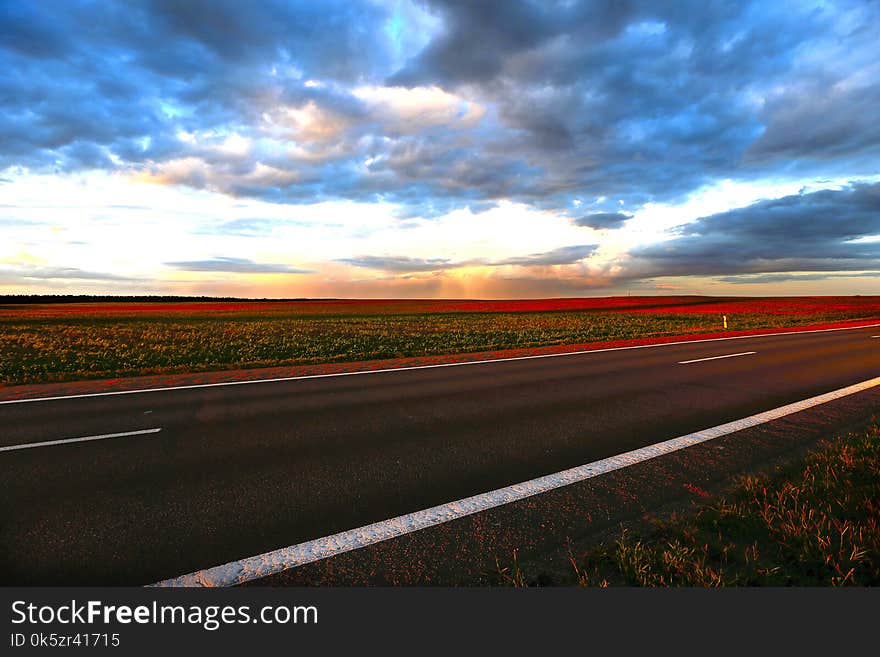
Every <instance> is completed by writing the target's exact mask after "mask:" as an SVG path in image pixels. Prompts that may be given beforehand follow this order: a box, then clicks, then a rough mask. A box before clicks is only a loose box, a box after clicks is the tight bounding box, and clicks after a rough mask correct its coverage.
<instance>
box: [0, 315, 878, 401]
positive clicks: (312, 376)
mask: <svg viewBox="0 0 880 657" xmlns="http://www.w3.org/2000/svg"><path fill="white" fill-rule="evenodd" d="M875 326H880V324H864V325H862V326H844V327H841V328H830V329H811V330H809V331H786V332H785V333H756V334H754V335H734V336H731V337H729V338H703V339H702V340H682V341H679V342H663V343H660V344H637V345H633V346H631V347H606V348H604V349H584V350H582V351H566V352H563V353H559V354H537V355H535V356H513V357H511V358H490V359H487V360H469V361H464V362H459V363H438V364H436V365H414V366H413V367H386V368H384V369H380V370H358V371H354V372H334V373H333V374H307V375H304V376H285V377H279V378H276V379H254V380H252V381H223V382H221V383H195V384H191V385H186V386H168V387H166V388H142V389H140V390H110V391H107V392H89V393H84V394H81V395H61V396H58V397H33V398H30V399H7V400H5V401H0V405H3V404H28V403H32V402H47V401H59V400H62V399H84V398H86V397H111V396H114V395H138V394H142V393H147V392H167V391H170V390H195V389H198V388H219V387H224V386H247V385H254V384H257V383H281V382H283V381H303V380H305V379H327V378H332V377H338V376H358V375H361V374H385V373H388V372H409V371H412V370H430V369H435V368H438V367H460V366H464V365H486V364H488V363H504V362H507V361H514V360H534V359H537V358H559V357H562V356H585V355H587V354H599V353H604V352H607V351H627V350H629V349H653V348H655V347H675V346H677V345H682V344H698V343H700V342H720V341H722V340H745V339H747V338H772V337H776V336H777V335H801V334H806V333H828V332H831V331H852V330H854V329H864V328H873V327H875ZM443 355H446V356H466V355H468V354H443Z"/></svg>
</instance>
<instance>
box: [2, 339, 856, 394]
mask: <svg viewBox="0 0 880 657" xmlns="http://www.w3.org/2000/svg"><path fill="white" fill-rule="evenodd" d="M865 325H870V324H866V322H865V321H856V322H854V321H848V322H833V323H825V324H816V325H810V326H802V327H798V328H794V329H793V328H775V329H773V328H771V329H753V330H745V331H724V332H716V333H700V334H691V335H672V336H664V337H654V338H639V339H634V340H613V341H606V342H589V343H585V344H562V345H553V346H547V347H529V348H519V349H503V350H497V351H483V352H476V353H468V354H449V355H439V356H419V357H408V358H387V359H382V360H371V361H361V362H339V363H319V364H314V365H288V366H281V367H261V368H254V369H240V370H221V371H215V372H196V373H192V374H157V375H148V376H137V377H131V378H113V379H104V380H91V381H73V382H69V383H39V384H25V385H11V386H4V385H0V401H2V400H8V399H28V398H34V397H52V396H57V395H76V394H89V393H95V392H107V391H114V390H143V389H147V388H165V387H173V386H185V385H200V384H206V383H223V382H230V381H256V380H265V379H279V378H287V377H301V376H314V375H325V374H336V373H341V372H361V371H372V370H386V369H397V368H406V367H420V366H425V365H439V364H445V363H468V362H479V361H486V360H493V359H503V358H521V357H524V356H542V355H546V354H561V353H568V352H578V351H594V350H600V349H611V348H617V347H635V346H641V345H653V344H669V343H674V342H688V341H693V340H709V339H713V338H731V337H736V336H744V335H770V334H773V333H787V332H792V331H809V330H819V329H829V328H845V327H858V326H865Z"/></svg>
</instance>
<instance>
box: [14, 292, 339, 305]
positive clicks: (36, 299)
mask: <svg viewBox="0 0 880 657" xmlns="http://www.w3.org/2000/svg"><path fill="white" fill-rule="evenodd" d="M331 300H332V299H310V298H306V297H299V298H290V299H267V298H262V299H248V298H244V297H181V296H161V295H143V296H119V295H105V294H2V295H0V303H90V302H91V303H114V302H117V303H132V302H138V303H141V302H143V303H172V302H175V301H190V302H192V301H331Z"/></svg>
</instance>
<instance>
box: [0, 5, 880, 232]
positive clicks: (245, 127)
mask: <svg viewBox="0 0 880 657" xmlns="http://www.w3.org/2000/svg"><path fill="white" fill-rule="evenodd" d="M396 6H398V5H395V4H393V3H389V4H387V5H382V4H377V3H372V2H349V1H343V0H338V1H332V2H330V1H327V2H321V3H313V2H305V1H302V2H281V1H280V0H279V1H277V2H276V1H266V2H259V3H257V2H253V3H252V2H237V1H236V2H234V1H232V0H213V1H211V2H207V1H201V0H199V1H191V2H185V3H181V2H172V1H171V0H154V1H147V0H138V1H132V2H122V1H117V2H113V1H108V2H102V3H100V4H96V3H90V2H85V1H81V2H75V1H70V2H61V1H57V2H52V1H49V2H37V1H25V0H22V1H20V2H14V3H13V2H8V3H2V4H0V44H2V45H0V103H2V107H3V112H2V115H0V169H3V168H5V167H26V168H29V169H32V170H36V171H47V172H54V171H61V172H64V171H76V170H84V169H104V170H114V169H121V170H125V171H133V172H137V171H141V170H146V171H148V172H151V173H153V174H154V175H156V176H157V177H158V178H160V179H161V180H163V181H165V182H168V183H177V184H183V185H188V186H191V187H196V188H204V189H210V190H214V191H220V192H223V193H227V194H232V195H236V196H246V197H256V198H262V199H265V200H269V201H273V202H293V203H306V202H314V201H320V200H327V199H339V198H346V199H353V200H358V201H365V202H373V201H379V200H382V201H390V202H393V203H398V204H401V205H402V208H401V211H400V216H402V217H407V216H409V217H412V216H428V217H430V216H436V215H437V214H442V213H445V212H448V211H449V210H451V209H455V208H461V207H464V206H471V207H479V204H491V203H493V202H496V201H498V200H500V199H511V200H514V201H520V202H523V203H527V204H530V205H532V206H533V207H535V208H539V209H553V210H563V211H567V210H568V209H570V208H571V207H572V205H571V203H572V201H573V200H581V201H582V202H583V204H582V206H581V211H582V212H591V213H593V215H594V216H598V215H599V214H601V213H603V211H604V210H605V208H604V207H602V206H601V205H597V204H594V203H593V202H592V201H591V200H590V199H592V198H596V197H600V196H606V197H608V198H613V199H615V200H623V201H625V207H626V208H628V209H629V208H637V207H638V206H639V205H640V204H643V203H646V202H649V201H670V200H676V199H680V198H682V197H683V196H685V195H687V194H689V193H691V192H693V191H694V190H695V189H697V188H699V187H701V186H703V185H706V184H711V183H713V182H716V181H718V180H721V179H735V180H750V179H757V178H762V177H768V176H770V177H774V176H785V175H795V174H797V175H810V176H836V177H839V176H849V177H856V176H863V175H867V174H869V173H874V172H876V161H877V157H878V156H880V127H878V126H880V122H877V121H876V120H873V117H874V116H875V115H876V111H875V108H876V107H877V105H878V103H880V79H878V76H877V75H876V69H875V68H872V66H875V65H876V61H877V60H878V59H880V5H878V4H877V3H857V2H854V3H852V4H849V3H847V2H841V3H835V4H834V5H832V6H829V7H824V8H823V7H818V8H815V7H812V6H808V5H806V4H803V5H797V4H795V5H791V4H787V3H786V4H783V3H764V2H757V1H755V2H750V3H748V2H742V3H705V2H702V1H697V0H681V1H677V2H669V3H657V2H651V1H647V0H644V1H642V0H627V1H625V2H620V1H612V0H596V1H594V2H577V1H573V2H542V3H534V2H514V1H512V0H509V1H508V0H505V1H503V2H502V1H500V0H499V1H497V2H491V1H490V2H467V1H452V0H430V1H428V2H424V3H419V7H422V8H424V9H425V10H427V11H428V12H429V13H431V14H432V15H433V16H434V17H435V18H436V20H437V21H438V23H437V30H436V32H435V33H433V34H432V35H429V34H427V33H426V34H425V39H426V45H425V46H424V48H422V49H421V50H420V51H418V52H415V51H414V52H409V53H403V52H400V51H399V50H398V46H399V44H398V43H397V42H396V41H395V39H394V38H392V37H390V36H389V34H388V32H387V30H386V27H387V25H388V21H389V20H390V19H391V18H392V17H393V15H394V14H395V12H397V11H398V9H396V8H395V7H396ZM404 13H405V12H404ZM401 15H403V14H401ZM402 29H403V30H404V31H406V30H415V29H417V26H415V25H403V28H402ZM407 57H408V58H407ZM312 80H314V81H317V84H316V83H313V82H310V81H312ZM364 85H366V86H373V87H376V86H382V85H399V86H403V87H408V88H412V87H415V86H421V87H425V88H434V87H439V88H442V89H443V90H444V91H446V92H448V93H455V94H458V95H459V96H460V97H461V98H462V99H467V100H468V101H471V102H473V103H476V104H478V105H479V106H480V107H482V108H483V109H485V110H486V111H485V114H484V115H482V118H480V119H476V120H472V121H469V122H468V121H463V120H461V116H458V115H457V114H455V113H454V112H453V113H452V114H450V118H449V119H448V120H442V121H434V122H432V121H429V120H427V119H426V118H424V117H421V116H420V117H419V118H418V119H417V120H410V121H409V122H406V121H404V122H401V121H400V120H399V119H395V117H394V116H393V112H390V113H389V110H388V109H387V108H385V109H382V108H380V109H377V108H376V107H375V106H372V105H370V103H369V102H367V101H365V100H364V99H363V98H362V97H360V96H358V95H357V93H355V92H356V88H357V87H360V86H364ZM288 109H293V110H296V111H304V109H305V110H307V112H311V113H312V114H309V115H308V117H307V119H308V120H307V121H306V124H303V125H298V126H297V125H293V123H292V119H291V117H290V115H289V114H287V113H286V111H287V110H288ZM462 116H463V113H462ZM181 133H189V134H197V135H198V137H199V139H198V140H197V141H198V143H196V142H193V141H187V140H182V139H180V137H179V136H180V134H181ZM231 134H238V135H241V136H242V137H247V138H250V139H251V140H252V142H251V147H250V148H249V149H248V151H247V152H244V153H233V152H229V151H226V150H223V149H222V148H218V146H219V145H220V144H221V143H222V141H223V139H224V138H225V137H226V136H228V135H231ZM268 142H273V143H268ZM181 162H183V164H181ZM569 214H571V213H570V212H569ZM573 219H574V220H575V221H580V220H578V219H577V217H576V216H574V215H573ZM597 221H598V220H597ZM609 221H612V223H613V220H612V219H610V218H609Z"/></svg>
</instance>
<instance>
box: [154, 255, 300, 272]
mask: <svg viewBox="0 0 880 657" xmlns="http://www.w3.org/2000/svg"><path fill="white" fill-rule="evenodd" d="M165 266H167V267H173V268H174V269H179V270H181V271H208V272H211V271H213V272H227V273H231V274H312V273H314V272H313V271H312V270H310V269H297V268H296V267H291V266H290V265H284V264H278V263H267V262H254V261H253V260H248V259H246V258H222V257H221V258H211V259H210V260H186V261H179V262H166V263H165Z"/></svg>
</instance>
